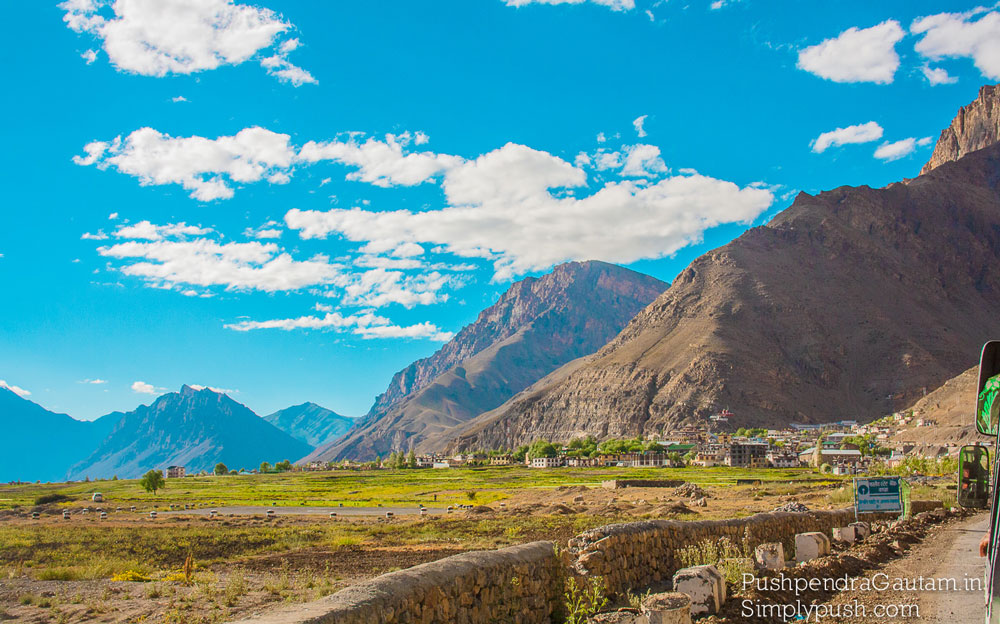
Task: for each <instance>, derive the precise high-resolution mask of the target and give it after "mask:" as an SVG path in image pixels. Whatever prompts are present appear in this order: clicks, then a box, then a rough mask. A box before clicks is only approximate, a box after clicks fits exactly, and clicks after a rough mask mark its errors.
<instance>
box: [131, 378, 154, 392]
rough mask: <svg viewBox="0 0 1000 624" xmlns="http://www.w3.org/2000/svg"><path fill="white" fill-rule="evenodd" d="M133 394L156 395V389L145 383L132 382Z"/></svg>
mask: <svg viewBox="0 0 1000 624" xmlns="http://www.w3.org/2000/svg"><path fill="white" fill-rule="evenodd" d="M132 392H135V393H137V394H156V388H154V387H153V385H152V384H148V383H146V382H145V381H134V382H132Z"/></svg>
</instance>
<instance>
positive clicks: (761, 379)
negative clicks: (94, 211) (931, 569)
mask: <svg viewBox="0 0 1000 624" xmlns="http://www.w3.org/2000/svg"><path fill="white" fill-rule="evenodd" d="M983 93H984V94H985V95H986V97H989V98H995V97H997V90H996V89H989V90H984V91H983ZM983 107H986V104H983ZM967 108H968V107H967ZM953 125H954V124H953ZM998 183H1000V146H997V145H995V144H994V145H991V146H989V147H987V148H985V149H982V150H979V151H975V152H971V153H969V154H967V155H965V156H963V157H961V158H960V159H959V160H957V161H952V162H940V163H938V164H937V165H936V166H935V167H934V168H932V169H931V170H930V171H929V172H928V173H926V174H924V175H922V176H920V177H918V178H916V179H913V180H910V181H907V182H906V183H898V184H892V185H890V186H888V187H887V188H884V189H872V188H868V187H860V188H850V187H842V188H838V189H836V190H833V191H830V192H825V193H821V194H820V195H818V196H815V197H813V196H810V195H806V194H800V195H799V197H798V198H797V199H796V200H795V202H794V203H793V204H792V206H791V207H789V208H788V209H787V210H785V211H783V212H782V213H780V214H779V215H777V216H776V217H775V218H774V219H773V220H772V221H771V223H769V224H767V225H766V226H763V227H757V228H753V229H751V230H749V231H747V232H746V233H744V234H743V235H742V236H740V237H739V238H737V239H736V240H734V241H733V242H731V243H729V244H728V245H725V246H724V247H721V248H719V249H716V250H714V251H711V252H709V253H707V254H705V255H704V256H702V257H700V258H698V259H697V260H695V261H694V262H693V263H692V264H691V265H690V266H689V267H688V268H687V269H686V270H685V271H683V272H682V273H681V274H680V275H679V276H678V277H677V279H676V280H675V281H674V283H673V285H672V286H671V287H670V288H669V289H668V290H667V291H666V292H664V293H663V295H661V296H660V297H659V298H658V299H657V300H656V301H655V302H653V303H652V304H651V305H650V306H649V307H647V308H646V309H645V310H643V311H642V312H641V313H639V314H638V315H637V316H636V317H635V318H634V319H633V320H632V321H631V322H630V323H629V324H628V326H627V327H625V329H624V330H623V331H622V332H621V333H620V334H619V335H618V336H617V337H616V338H615V339H614V340H612V341H611V342H610V343H609V344H608V345H607V346H605V347H604V348H602V349H601V350H600V351H599V352H598V353H596V354H595V355H594V356H592V357H591V358H589V359H587V360H585V361H584V362H575V363H573V364H572V365H570V366H567V367H564V368H563V369H561V370H558V371H556V372H554V373H553V374H552V375H550V376H548V377H547V378H545V379H542V380H541V381H539V382H538V383H536V384H535V385H534V386H533V387H531V388H529V389H527V390H526V391H524V392H522V393H521V394H520V395H519V396H516V397H514V398H513V399H511V400H510V401H509V402H507V403H506V404H505V405H503V406H501V407H500V408H499V409H497V410H495V411H494V412H492V413H490V414H485V415H483V416H480V417H479V418H477V419H476V420H474V421H472V422H470V423H468V424H466V425H465V426H463V427H460V428H458V429H456V430H454V431H452V432H451V433H450V434H449V435H448V436H447V437H448V438H449V440H450V442H449V444H450V446H452V447H453V448H470V447H486V448H491V447H500V446H508V447H509V446H513V445H515V444H519V443H525V442H529V441H531V440H533V439H536V438H539V437H549V438H551V439H556V440H568V439H571V438H573V437H575V436H580V435H585V434H594V435H597V436H620V435H629V436H631V435H635V434H640V433H641V434H647V435H649V434H654V433H659V432H661V431H663V430H669V429H673V428H676V427H678V426H681V425H683V424H686V423H694V422H705V419H706V418H707V417H708V416H710V415H711V414H713V413H716V412H718V411H719V410H721V409H723V408H729V409H731V410H732V411H733V412H735V414H736V417H735V418H733V419H731V422H730V426H731V427H739V426H750V425H753V426H781V425H786V424H788V423H790V422H813V423H816V422H829V421H838V420H843V419H858V420H870V419H872V418H874V417H877V416H880V415H883V414H886V413H889V412H891V411H893V410H894V409H900V408H904V407H906V406H908V405H910V404H912V403H913V402H914V401H915V400H916V399H917V398H918V397H919V396H920V394H921V393H922V389H923V388H924V387H927V388H935V387H938V386H939V385H941V384H942V383H944V382H945V381H946V380H947V379H950V378H952V377H954V376H956V375H958V374H959V373H961V372H962V371H964V370H965V369H966V368H968V366H969V361H970V358H974V357H975V356H976V354H977V353H978V352H979V349H980V348H981V346H982V344H983V342H985V341H986V340H987V339H989V338H995V337H996V336H997V335H1000V313H998V312H1000V191H998Z"/></svg>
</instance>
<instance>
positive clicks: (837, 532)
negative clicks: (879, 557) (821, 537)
mask: <svg viewBox="0 0 1000 624" xmlns="http://www.w3.org/2000/svg"><path fill="white" fill-rule="evenodd" d="M854 538H855V533H854V527H852V526H845V527H834V528H833V541H835V542H843V543H845V544H853V543H854Z"/></svg>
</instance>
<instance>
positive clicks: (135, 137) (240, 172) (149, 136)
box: [73, 127, 295, 201]
mask: <svg viewBox="0 0 1000 624" xmlns="http://www.w3.org/2000/svg"><path fill="white" fill-rule="evenodd" d="M289 138H290V137H289V136H288V135H287V134H278V133H275V132H271V131H270V130H265V129H264V128H259V127H252V128H245V129H243V130H240V131H239V132H238V133H237V134H236V135H235V136H222V137H219V138H217V139H214V140H212V139H206V138H204V137H199V136H193V137H178V138H174V137H171V136H169V135H166V134H161V133H160V132H157V131H156V130H153V129H152V128H140V129H139V130H136V131H134V132H132V134H130V135H128V136H127V137H125V139H122V138H121V137H118V138H116V139H115V140H114V141H111V142H110V143H108V142H104V141H93V142H91V143H89V144H87V145H86V146H84V151H85V152H86V156H74V157H73V162H75V163H76V164H78V165H85V166H86V165H95V164H96V165H97V166H98V167H99V168H101V169H106V168H108V167H114V168H115V169H117V170H118V171H120V172H121V173H125V174H128V175H132V176H135V177H137V178H139V183H140V184H142V185H144V186H145V185H162V184H180V185H181V186H182V187H184V188H185V189H187V190H189V191H191V197H193V198H195V199H198V200H201V201H211V200H214V199H229V198H230V197H232V196H233V189H232V186H231V183H232V182H258V181H260V180H261V179H263V178H265V177H266V176H270V175H272V174H273V173H275V172H276V171H287V170H288V169H289V168H290V167H291V165H292V160H293V158H294V156H295V150H294V148H293V147H292V146H291V145H289ZM223 176H226V177H228V178H229V182H227V181H226V180H225V179H224V178H223Z"/></svg>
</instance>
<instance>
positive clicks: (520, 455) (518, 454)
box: [511, 444, 531, 462]
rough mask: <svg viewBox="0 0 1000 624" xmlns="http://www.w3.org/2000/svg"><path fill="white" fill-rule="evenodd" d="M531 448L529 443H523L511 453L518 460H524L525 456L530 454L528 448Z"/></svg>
mask: <svg viewBox="0 0 1000 624" xmlns="http://www.w3.org/2000/svg"><path fill="white" fill-rule="evenodd" d="M529 448H531V447H529V446H528V445H527V444H523V445H521V446H519V447H517V450H516V451H514V452H513V453H512V454H511V457H513V458H514V461H516V462H523V461H524V458H525V457H526V456H527V455H528V449H529Z"/></svg>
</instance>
